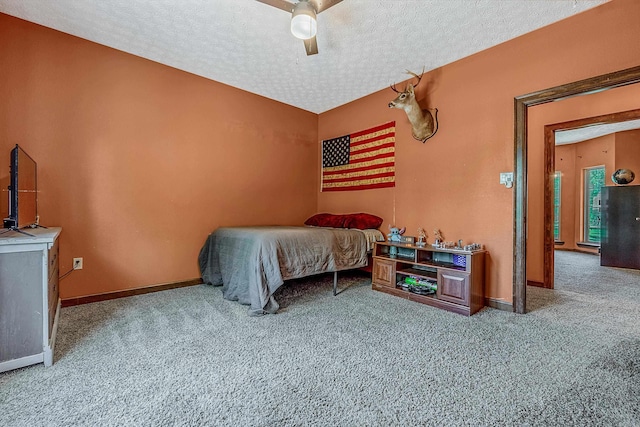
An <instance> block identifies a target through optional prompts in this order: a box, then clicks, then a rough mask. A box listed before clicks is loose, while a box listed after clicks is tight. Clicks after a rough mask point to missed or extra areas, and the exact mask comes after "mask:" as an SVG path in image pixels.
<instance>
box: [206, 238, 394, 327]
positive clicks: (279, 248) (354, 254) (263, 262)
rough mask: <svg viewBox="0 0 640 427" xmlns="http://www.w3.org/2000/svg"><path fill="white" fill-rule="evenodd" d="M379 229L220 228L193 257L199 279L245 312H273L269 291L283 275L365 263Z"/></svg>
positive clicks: (303, 274) (274, 305) (285, 277)
mask: <svg viewBox="0 0 640 427" xmlns="http://www.w3.org/2000/svg"><path fill="white" fill-rule="evenodd" d="M376 240H384V236H383V235H382V233H381V232H380V231H379V230H375V229H372V230H360V229H349V228H334V227H287V226H264V227H221V228H218V229H217V230H215V231H214V232H213V233H211V234H210V235H209V237H208V238H207V240H206V242H205V244H204V246H203V247H202V249H201V251H200V255H199V257H198V262H199V265H200V272H201V274H202V280H203V281H204V283H207V284H212V285H217V286H220V285H222V293H223V296H224V298H225V299H228V300H232V301H238V302H240V303H241V304H246V305H249V306H250V308H249V315H252V316H259V315H263V314H268V313H275V312H277V311H278V308H279V305H278V303H277V301H276V300H275V299H274V298H273V294H274V292H275V291H276V290H277V289H278V288H279V287H280V286H282V284H283V283H284V281H285V280H289V279H297V278H300V277H306V276H311V275H314V274H319V273H325V272H333V273H334V295H335V293H336V286H337V283H336V282H337V272H338V271H343V270H349V269H355V268H360V267H365V266H366V265H367V264H368V259H367V254H368V253H369V252H370V251H371V248H372V246H373V242H375V241H376Z"/></svg>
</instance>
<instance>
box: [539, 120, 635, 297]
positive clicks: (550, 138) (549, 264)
mask: <svg viewBox="0 0 640 427" xmlns="http://www.w3.org/2000/svg"><path fill="white" fill-rule="evenodd" d="M637 119H640V109H637V110H628V111H621V112H618V113H611V114H604V115H602V116H594V117H587V118H585V119H578V120H571V121H568V122H562V123H554V124H552V125H546V126H545V127H544V163H545V177H544V283H543V286H544V287H545V288H549V289H553V287H554V283H553V277H554V271H555V264H554V262H555V257H554V250H555V244H554V238H553V187H554V182H553V177H554V174H555V169H556V156H555V151H556V131H559V130H569V129H580V128H584V127H588V126H595V125H604V124H610V123H620V122H626V121H629V120H637Z"/></svg>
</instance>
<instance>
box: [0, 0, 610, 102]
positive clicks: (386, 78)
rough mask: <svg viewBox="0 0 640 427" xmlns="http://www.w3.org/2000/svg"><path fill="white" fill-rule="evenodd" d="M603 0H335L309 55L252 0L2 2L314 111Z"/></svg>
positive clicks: (285, 22) (31, 16)
mask: <svg viewBox="0 0 640 427" xmlns="http://www.w3.org/2000/svg"><path fill="white" fill-rule="evenodd" d="M606 1H607V0H343V1H342V2H341V3H339V4H337V5H336V6H334V7H332V8H330V9H328V10H326V11H324V12H322V13H321V14H319V15H318V37H317V38H318V49H319V52H320V53H319V54H318V55H314V56H306V54H305V51H304V46H303V44H302V42H301V41H300V40H298V39H295V38H294V37H293V36H292V35H291V33H290V32H289V21H290V15H289V14H287V13H286V12H284V11H282V10H279V9H276V8H273V7H270V6H267V5H265V4H262V3H259V2H257V1H255V0H0V12H3V13H6V14H9V15H13V16H16V17H19V18H22V19H25V20H27V21H31V22H35V23H38V24H41V25H44V26H46V27H50V28H54V29H56V30H60V31H63V32H65V33H69V34H72V35H75V36H78V37H82V38H84V39H87V40H91V41H94V42H96V43H100V44H103V45H106V46H110V47H112V48H115V49H118V50H122V51H124V52H129V53H132V54H134V55H137V56H141V57H143V58H147V59H151V60H153V61H157V62H159V63H162V64H166V65H169V66H172V67H175V68H178V69H181V70H185V71H188V72H190V73H193V74H197V75H200V76H203V77H206V78H209V79H212V80H216V81H219V82H222V83H226V84H228V85H231V86H234V87H237V88H240V89H244V90H246V91H249V92H252V93H256V94H259V95H263V96H265V97H267V98H271V99H275V100H278V101H281V102H284V103H286V104H290V105H293V106H296V107H299V108H302V109H304V110H308V111H311V112H314V113H322V112H324V111H327V110H330V109H332V108H335V107H337V106H340V105H342V104H345V103H348V102H350V101H353V100H355V99H358V98H361V97H363V96H365V95H368V94H370V93H373V92H375V91H378V90H380V89H383V88H385V87H388V86H389V84H391V83H393V82H399V81H402V80H406V78H407V75H406V74H405V69H410V70H413V71H416V72H419V71H421V70H422V68H423V67H425V69H426V70H427V71H428V70H431V69H434V68H437V67H440V66H442V65H445V64H448V63H451V62H453V61H456V60H457V59H460V58H463V57H465V56H468V55H471V54H473V53H475V52H478V51H481V50H484V49H487V48H489V47H491V46H494V45H497V44H499V43H501V42H504V41H506V40H509V39H512V38H514V37H517V36H519V35H521V34H524V33H527V32H530V31H532V30H535V29H537V28H540V27H543V26H545V25H548V24H551V23H553V22H556V21H559V20H561V19H564V18H567V17H569V16H571V15H573V14H576V13H579V12H582V11H584V10H587V9H589V8H592V7H595V6H598V5H600V4H603V3H605V2H606Z"/></svg>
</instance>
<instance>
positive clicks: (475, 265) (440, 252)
mask: <svg viewBox="0 0 640 427" xmlns="http://www.w3.org/2000/svg"><path fill="white" fill-rule="evenodd" d="M485 253H486V251H484V250H482V249H473V250H465V249H464V248H439V247H434V246H431V245H425V246H417V245H416V244H414V243H396V242H378V243H376V245H375V248H374V252H373V271H372V281H371V283H372V288H373V289H374V290H376V291H380V292H385V293H388V294H391V295H395V296H398V297H402V298H407V299H409V300H412V301H417V302H420V303H423V304H427V305H431V306H434V307H438V308H441V309H444V310H448V311H453V312H455V313H459V314H464V315H466V316H471V315H472V314H474V313H476V312H477V311H479V310H480V309H481V308H482V307H484V275H485V273H484V264H485Z"/></svg>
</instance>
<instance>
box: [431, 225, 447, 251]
mask: <svg viewBox="0 0 640 427" xmlns="http://www.w3.org/2000/svg"><path fill="white" fill-rule="evenodd" d="M433 238H434V239H435V242H434V243H433V246H435V247H436V248H437V247H440V244H441V243H442V242H443V241H444V237H442V233H441V232H440V229H439V228H436V229H435V230H433Z"/></svg>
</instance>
